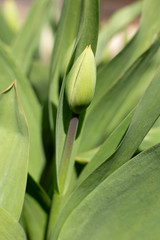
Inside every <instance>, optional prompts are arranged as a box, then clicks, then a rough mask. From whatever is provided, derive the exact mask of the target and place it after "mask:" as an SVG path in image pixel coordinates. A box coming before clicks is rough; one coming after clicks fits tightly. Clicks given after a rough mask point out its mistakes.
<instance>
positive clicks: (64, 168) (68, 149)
mask: <svg viewBox="0 0 160 240" xmlns="http://www.w3.org/2000/svg"><path fill="white" fill-rule="evenodd" d="M78 122H79V116H78V115H75V114H73V115H72V118H71V120H70V124H69V129H68V134H67V139H66V143H65V147H64V151H63V156H62V161H61V166H60V176H59V191H60V193H61V194H63V195H64V194H65V192H66V190H67V187H68V184H69V182H70V174H68V173H69V172H70V171H72V168H73V164H74V161H73V160H74V159H72V152H73V151H72V150H73V145H74V141H75V137H76V134H77V128H78Z"/></svg>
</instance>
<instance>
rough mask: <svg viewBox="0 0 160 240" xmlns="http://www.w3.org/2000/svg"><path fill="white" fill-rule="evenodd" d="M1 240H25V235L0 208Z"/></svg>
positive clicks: (16, 223)
mask: <svg viewBox="0 0 160 240" xmlns="http://www.w3.org/2000/svg"><path fill="white" fill-rule="evenodd" d="M0 236H1V240H26V239H27V238H26V235H25V233H24V231H23V229H22V227H21V226H20V224H19V223H18V222H17V221H16V220H15V219H14V218H13V217H11V215H9V214H8V213H7V212H6V211H5V210H4V209H3V208H1V207H0Z"/></svg>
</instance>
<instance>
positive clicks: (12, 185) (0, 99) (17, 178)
mask: <svg viewBox="0 0 160 240" xmlns="http://www.w3.org/2000/svg"><path fill="white" fill-rule="evenodd" d="M0 136H1V138H0V162H1V168H0V192H1V194H0V206H1V207H3V208H4V209H5V210H6V211H8V212H9V213H10V215H12V216H13V217H14V218H15V219H16V220H17V221H18V220H19V218H20V215H21V211H22V206H23V201H24V194H25V188H26V182H27V172H28V158H29V133H28V127H27V122H26V118H25V116H24V112H23V110H22V108H21V106H20V102H19V99H18V96H17V90H16V83H14V84H12V85H11V86H10V87H9V88H8V89H7V90H5V91H4V92H2V93H1V94H0Z"/></svg>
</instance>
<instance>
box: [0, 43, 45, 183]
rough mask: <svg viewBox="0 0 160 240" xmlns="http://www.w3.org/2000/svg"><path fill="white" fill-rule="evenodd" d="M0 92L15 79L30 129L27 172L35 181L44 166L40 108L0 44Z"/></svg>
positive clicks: (25, 80) (28, 86) (7, 52)
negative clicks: (28, 171)
mask: <svg viewBox="0 0 160 240" xmlns="http://www.w3.org/2000/svg"><path fill="white" fill-rule="evenodd" d="M0 66H1V68H0V79H1V80H0V83H1V84H0V91H3V90H4V89H5V88H7V87H8V86H9V85H10V84H11V83H12V82H13V81H14V80H15V79H16V80H17V89H18V92H19V97H20V100H21V103H22V106H23V109H24V111H25V114H26V117H27V121H28V125H29V129H30V142H31V145H30V162H29V170H30V172H31V174H32V175H33V176H34V178H35V179H36V180H37V179H38V178H39V176H40V174H41V171H42V167H43V165H44V162H45V160H44V152H43V146H42V140H41V132H40V130H41V108H40V105H39V103H38V101H37V99H36V97H35V95H34V92H33V90H32V89H31V87H30V84H29V82H28V81H27V79H26V78H25V76H24V75H23V74H22V73H21V71H20V69H19V68H18V67H17V65H16V64H15V61H14V60H13V58H12V57H11V55H10V54H9V51H8V49H7V48H6V47H5V46H4V45H3V44H2V43H0Z"/></svg>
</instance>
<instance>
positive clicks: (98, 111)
mask: <svg viewBox="0 0 160 240" xmlns="http://www.w3.org/2000/svg"><path fill="white" fill-rule="evenodd" d="M159 45H160V40H159V39H158V40H157V41H156V42H155V44H153V46H152V47H151V48H150V49H149V50H148V51H147V52H146V53H145V54H143V55H142V56H141V57H140V58H139V59H138V60H137V61H136V62H135V63H134V64H133V65H132V66H131V68H130V69H129V70H128V71H127V72H126V73H125V74H124V75H123V76H122V77H121V78H120V79H119V80H118V81H117V82H116V83H115V84H114V85H113V86H112V87H111V88H110V89H109V90H108V91H107V92H106V94H105V95H104V96H103V97H102V98H101V99H100V100H99V101H98V102H97V104H93V105H92V104H91V107H90V109H89V112H88V116H87V119H86V123H85V126H84V134H83V136H82V138H83V141H82V143H81V148H80V152H83V151H86V150H89V149H91V148H94V147H96V146H97V145H99V144H101V143H102V142H103V141H104V139H105V138H106V136H108V135H109V134H110V133H111V132H112V131H113V130H114V128H115V127H116V126H117V125H118V124H119V123H120V121H121V120H122V119H123V118H124V117H125V116H126V115H127V114H128V113H129V112H130V111H131V110H132V108H134V107H135V106H136V104H137V102H138V100H139V99H140V97H141V96H142V94H143V93H144V91H145V89H146V87H147V86H148V84H149V82H150V81H151V79H152V78H153V76H154V74H155V71H156V68H157V67H158V65H159V64H160V61H159V51H158V49H159ZM95 115H96V118H95ZM95 129H96V134H94V130H95ZM88 139H89V140H88Z"/></svg>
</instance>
